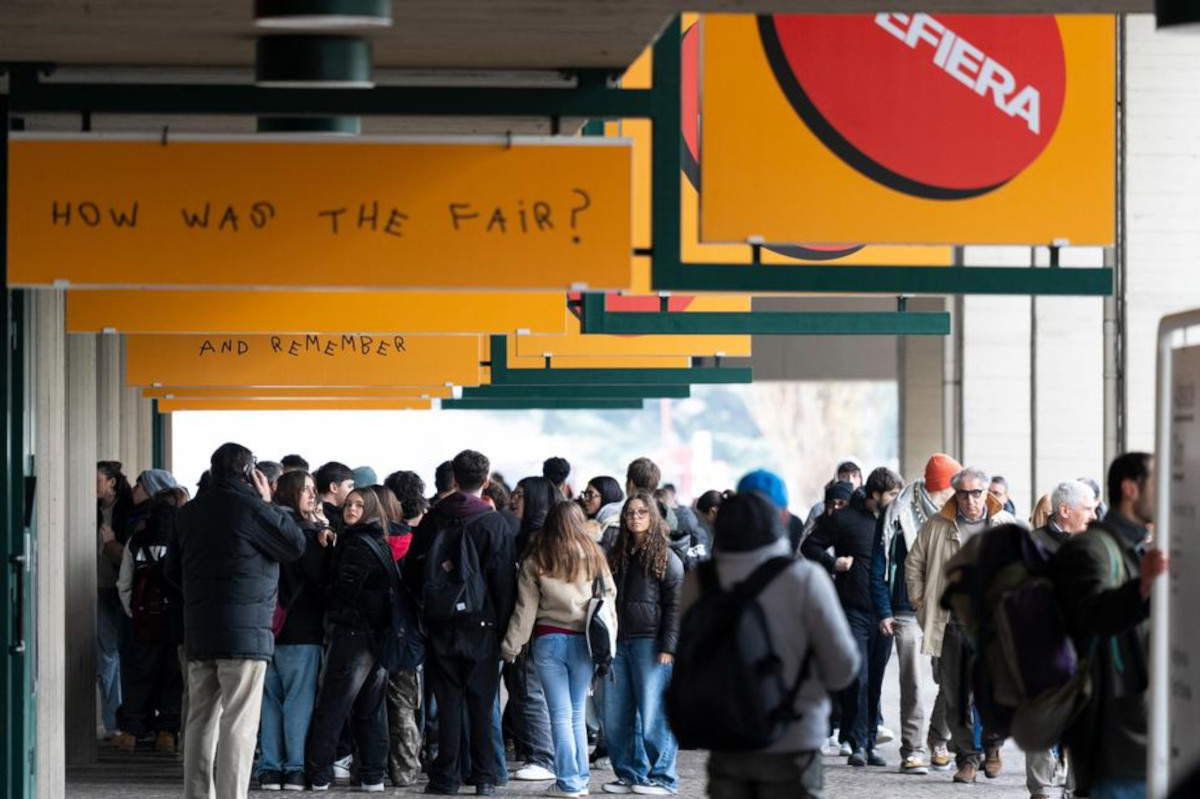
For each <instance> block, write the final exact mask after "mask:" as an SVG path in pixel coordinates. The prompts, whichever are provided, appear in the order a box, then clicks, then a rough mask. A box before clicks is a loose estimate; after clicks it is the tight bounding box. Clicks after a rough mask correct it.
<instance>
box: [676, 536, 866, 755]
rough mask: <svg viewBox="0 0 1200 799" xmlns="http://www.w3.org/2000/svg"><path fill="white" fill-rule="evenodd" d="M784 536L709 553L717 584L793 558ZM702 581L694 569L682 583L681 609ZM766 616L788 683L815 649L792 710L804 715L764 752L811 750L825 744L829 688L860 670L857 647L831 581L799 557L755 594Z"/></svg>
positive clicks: (843, 683)
mask: <svg viewBox="0 0 1200 799" xmlns="http://www.w3.org/2000/svg"><path fill="white" fill-rule="evenodd" d="M791 554H792V553H791V552H790V545H789V544H788V540H787V539H786V538H780V539H777V540H776V541H775V542H774V543H772V544H770V545H768V546H765V547H760V548H759V549H752V550H750V551H749V552H722V551H720V550H717V551H716V552H714V553H713V560H714V561H715V562H716V564H717V577H718V578H719V580H720V582H721V588H723V589H726V590H728V589H729V588H730V587H731V586H732V585H735V584H736V583H738V582H740V581H741V580H744V579H745V578H747V577H749V576H750V573H751V572H753V571H754V569H755V568H756V567H757V566H758V565H759V564H761V563H764V562H765V561H767V560H769V559H771V558H774V557H779V556H784V557H789V556H791ZM699 595H700V581H699V577H698V576H697V574H696V573H695V572H692V573H691V574H688V575H687V577H686V579H685V580H684V583H683V598H682V606H683V611H684V612H686V611H687V609H688V608H689V607H691V605H692V604H693V603H694V602H695V601H696V600H697V599H698V598H699ZM758 601H759V604H761V605H762V608H763V611H765V613H766V615H767V625H768V627H769V628H770V631H771V641H772V642H773V643H774V645H775V649H776V651H777V652H778V654H779V656H780V658H782V659H783V673H784V674H785V675H789V676H788V677H787V680H788V681H789V682H790V681H792V680H794V679H795V678H796V675H797V674H799V673H800V663H801V660H802V659H803V657H804V654H805V652H806V651H807V650H808V648H809V647H812V648H813V650H814V651H813V661H812V670H811V671H810V674H809V679H808V681H807V682H806V683H805V684H804V687H802V688H801V689H800V693H799V695H798V696H797V697H796V710H797V711H798V712H800V713H803V714H804V716H803V718H801V719H800V720H799V721H796V722H793V723H792V724H791V725H790V726H789V727H788V729H787V732H785V733H784V735H783V737H782V738H780V739H779V740H778V741H776V742H775V743H774V744H773V745H772V746H770V747H768V748H767V749H765V750H763V751H765V752H776V753H782V752H811V751H814V750H817V749H820V748H821V746H822V745H823V744H824V742H825V738H826V735H827V732H828V730H827V729H826V728H827V726H828V724H829V692H830V691H838V690H841V689H842V688H845V687H846V686H847V685H849V684H850V682H851V681H852V680H853V679H854V677H855V675H857V674H858V646H857V645H856V644H855V643H854V638H853V637H852V636H851V634H850V626H849V625H848V624H847V623H846V614H845V613H844V612H843V611H842V606H841V604H840V603H839V602H838V598H837V593H836V592H835V591H834V589H833V581H832V580H830V579H829V575H827V574H826V573H825V571H824V569H822V568H821V567H820V566H818V565H817V564H815V563H812V562H810V561H807V560H797V561H796V562H795V563H794V564H793V565H792V566H791V568H789V569H787V570H786V571H784V572H783V573H781V574H780V575H779V577H777V578H776V579H775V580H774V581H773V582H772V583H771V584H770V585H768V586H767V587H766V588H765V589H763V592H762V593H761V594H759V597H758Z"/></svg>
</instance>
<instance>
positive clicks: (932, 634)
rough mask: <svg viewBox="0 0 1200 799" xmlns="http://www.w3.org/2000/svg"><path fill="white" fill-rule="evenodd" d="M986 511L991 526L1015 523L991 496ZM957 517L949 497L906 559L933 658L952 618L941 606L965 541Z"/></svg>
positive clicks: (938, 653) (926, 651)
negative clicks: (949, 565)
mask: <svg viewBox="0 0 1200 799" xmlns="http://www.w3.org/2000/svg"><path fill="white" fill-rule="evenodd" d="M987 514H988V525H987V526H988V527H996V526H998V525H1001V524H1012V523H1014V522H1016V519H1014V518H1013V517H1012V515H1011V514H1009V513H1008V512H1006V511H1005V510H1004V508H1003V507H1002V506H1001V505H1000V503H999V502H997V501H996V500H995V499H993V498H992V497H991V495H988V498H987ZM957 519H958V504H957V502H956V501H955V499H954V497H950V500H949V501H948V502H947V503H946V504H945V505H943V506H942V510H941V512H940V513H938V515H936V516H931V517H930V518H929V520H928V521H926V522H925V524H924V525H923V526H922V527H921V532H920V533H918V534H917V541H916V543H915V544H913V548H912V551H911V552H909V553H908V558H907V559H906V560H905V561H904V579H905V581H906V582H907V584H908V598H909V600H910V601H911V602H912V603H913V607H915V608H916V609H917V622H918V623H919V624H920V625H921V632H923V633H924V641H923V642H922V643H921V653H922V654H925V655H932V656H933V657H941V654H942V638H943V637H944V636H945V634H946V624H947V622H949V621H950V611H948V610H946V609H945V608H943V607H942V591H943V590H945V587H946V564H947V563H949V562H950V559H951V558H953V557H954V556H955V555H957V554H958V550H959V549H960V548H961V547H962V543H963V541H962V536H961V535H960V534H959V530H958V522H957Z"/></svg>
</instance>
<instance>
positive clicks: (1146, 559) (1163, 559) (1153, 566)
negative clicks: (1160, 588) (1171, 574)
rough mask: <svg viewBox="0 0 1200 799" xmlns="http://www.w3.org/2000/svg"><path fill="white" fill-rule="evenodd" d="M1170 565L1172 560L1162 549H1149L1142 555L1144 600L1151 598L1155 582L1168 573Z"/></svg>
mask: <svg viewBox="0 0 1200 799" xmlns="http://www.w3.org/2000/svg"><path fill="white" fill-rule="evenodd" d="M1169 565H1170V559H1169V558H1168V557H1167V553H1165V552H1163V551H1162V550H1161V549H1148V550H1146V554H1145V555H1142V578H1141V580H1142V585H1141V588H1142V599H1149V598H1150V591H1151V589H1152V588H1153V587H1154V581H1155V580H1157V579H1158V578H1159V577H1161V576H1162V575H1164V574H1166V573H1167V567H1168V566H1169Z"/></svg>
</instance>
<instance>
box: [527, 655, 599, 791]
mask: <svg viewBox="0 0 1200 799" xmlns="http://www.w3.org/2000/svg"><path fill="white" fill-rule="evenodd" d="M533 662H534V665H536V666H537V671H538V675H539V676H540V677H541V680H542V690H544V691H545V693H546V705H547V707H548V708H549V712H550V731H551V734H552V735H553V736H554V776H555V777H557V779H558V787H559V788H561V789H562V790H564V791H582V790H583V789H584V788H587V787H588V781H589V780H590V779H591V773H590V772H589V770H588V746H587V723H586V721H585V720H584V709H585V707H586V705H587V692H588V685H589V684H590V683H591V681H592V658H591V655H589V654H588V649H587V641H586V640H585V639H584V637H583V636H582V635H567V634H566V633H552V634H550V635H541V636H538V637H537V639H536V640H535V641H534V645H533Z"/></svg>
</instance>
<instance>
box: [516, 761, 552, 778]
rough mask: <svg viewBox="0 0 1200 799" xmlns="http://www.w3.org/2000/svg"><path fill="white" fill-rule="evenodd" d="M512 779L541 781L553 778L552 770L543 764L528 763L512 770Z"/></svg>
mask: <svg viewBox="0 0 1200 799" xmlns="http://www.w3.org/2000/svg"><path fill="white" fill-rule="evenodd" d="M512 777H513V779H514V780H521V781H522V782H541V781H543V780H552V779H554V772H553V771H551V770H550V769H548V768H545V767H543V766H537V765H534V764H532V763H530V764H529V765H528V766H523V767H521V768H519V769H517V770H516V771H514V772H513V775H512Z"/></svg>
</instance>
